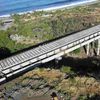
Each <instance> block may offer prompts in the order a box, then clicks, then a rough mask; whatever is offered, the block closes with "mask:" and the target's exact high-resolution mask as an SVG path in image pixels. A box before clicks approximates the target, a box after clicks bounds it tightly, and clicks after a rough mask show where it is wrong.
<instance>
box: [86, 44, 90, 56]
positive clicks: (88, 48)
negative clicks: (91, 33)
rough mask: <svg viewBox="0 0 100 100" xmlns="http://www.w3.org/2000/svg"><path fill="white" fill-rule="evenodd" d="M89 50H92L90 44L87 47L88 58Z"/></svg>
mask: <svg viewBox="0 0 100 100" xmlns="http://www.w3.org/2000/svg"><path fill="white" fill-rule="evenodd" d="M89 50H90V43H88V44H87V47H86V54H87V56H88V55H89Z"/></svg>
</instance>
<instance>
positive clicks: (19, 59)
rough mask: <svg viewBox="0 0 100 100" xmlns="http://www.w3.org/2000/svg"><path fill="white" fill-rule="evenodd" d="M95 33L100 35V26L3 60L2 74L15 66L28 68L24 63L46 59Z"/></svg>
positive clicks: (1, 65) (0, 62)
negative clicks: (60, 49) (58, 50)
mask: <svg viewBox="0 0 100 100" xmlns="http://www.w3.org/2000/svg"><path fill="white" fill-rule="evenodd" d="M94 33H97V34H95V36H96V35H98V34H99V35H100V25H97V26H94V27H92V28H89V29H86V30H83V31H80V32H77V33H75V34H72V35H69V36H66V37H63V38H61V39H58V40H55V41H53V42H50V43H48V44H44V45H40V46H38V47H35V48H33V49H31V50H28V51H25V52H22V53H20V54H17V55H14V56H11V57H9V58H6V59H4V60H1V61H0V72H2V71H3V70H5V69H9V68H12V67H14V66H17V65H21V64H22V65H21V66H22V67H23V66H26V65H28V64H24V62H27V61H30V63H34V62H35V61H38V60H41V59H43V58H45V57H43V55H45V54H47V53H49V52H51V53H52V51H54V50H57V49H59V48H61V47H64V46H66V48H68V46H69V47H70V46H71V45H69V44H71V43H74V42H75V41H76V44H77V41H78V40H82V39H83V38H85V39H86V40H87V39H88V36H91V37H92V36H93V34H94ZM28 63H29V62H28ZM21 66H20V67H21Z"/></svg>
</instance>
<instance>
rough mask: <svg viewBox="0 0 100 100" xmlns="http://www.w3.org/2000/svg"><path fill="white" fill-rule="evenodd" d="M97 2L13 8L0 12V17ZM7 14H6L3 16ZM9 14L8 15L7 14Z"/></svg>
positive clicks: (57, 3)
mask: <svg viewBox="0 0 100 100" xmlns="http://www.w3.org/2000/svg"><path fill="white" fill-rule="evenodd" d="M72 1H73V0H72ZM94 1H97V0H88V1H83V0H81V1H80V2H79V1H77V2H69V3H66V0H63V2H61V1H59V2H56V3H50V4H46V5H42V4H41V5H39V6H34V7H33V6H30V7H20V8H15V9H8V10H7V11H6V12H4V11H2V12H0V13H1V14H2V15H0V17H3V16H7V17H8V16H10V14H15V13H18V14H25V13H27V12H30V13H32V12H33V11H42V10H43V11H48V10H55V9H61V8H66V7H73V6H76V5H81V4H85V3H90V2H94ZM5 13H7V14H5ZM8 13H9V14H8Z"/></svg>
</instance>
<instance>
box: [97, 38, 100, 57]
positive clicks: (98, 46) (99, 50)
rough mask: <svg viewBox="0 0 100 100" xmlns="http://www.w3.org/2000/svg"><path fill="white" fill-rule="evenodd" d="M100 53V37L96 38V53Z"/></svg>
mask: <svg viewBox="0 0 100 100" xmlns="http://www.w3.org/2000/svg"><path fill="white" fill-rule="evenodd" d="M99 54H100V39H98V44H97V55H99Z"/></svg>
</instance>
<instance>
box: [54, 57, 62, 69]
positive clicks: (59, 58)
mask: <svg viewBox="0 0 100 100" xmlns="http://www.w3.org/2000/svg"><path fill="white" fill-rule="evenodd" d="M60 60H62V57H58V58H56V59H55V64H54V66H55V68H59V61H60Z"/></svg>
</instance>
